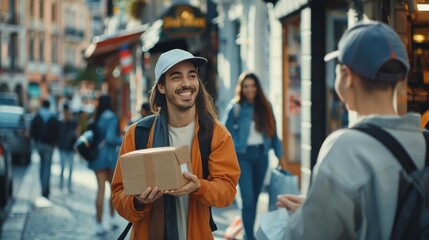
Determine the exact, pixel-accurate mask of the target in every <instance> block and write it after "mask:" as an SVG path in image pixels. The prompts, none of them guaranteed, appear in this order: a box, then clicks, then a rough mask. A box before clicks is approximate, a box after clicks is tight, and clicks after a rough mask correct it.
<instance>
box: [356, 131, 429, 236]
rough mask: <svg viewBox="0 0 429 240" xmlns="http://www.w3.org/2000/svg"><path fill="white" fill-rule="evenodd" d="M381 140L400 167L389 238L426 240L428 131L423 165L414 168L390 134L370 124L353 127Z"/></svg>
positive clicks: (428, 221)
mask: <svg viewBox="0 0 429 240" xmlns="http://www.w3.org/2000/svg"><path fill="white" fill-rule="evenodd" d="M352 129H356V130H359V131H362V132H364V133H367V134H369V135H370V136H372V137H374V138H375V139H377V140H378V141H380V142H381V143H382V144H383V145H384V146H385V147H386V148H387V149H389V150H390V151H391V152H392V154H393V155H394V156H395V158H396V159H397V161H398V162H399V163H400V164H401V166H402V168H403V169H402V170H401V171H400V172H399V183H398V184H399V188H398V204H397V207H396V212H395V219H394V222H393V226H392V232H391V236H390V239H393V240H396V239H429V132H428V131H423V135H424V137H425V140H426V146H427V147H426V162H425V167H424V168H423V169H417V167H416V165H415V164H414V162H413V161H412V159H411V157H410V155H409V154H408V153H407V152H406V151H405V149H404V147H403V146H402V145H401V144H400V143H399V142H398V140H396V139H395V138H394V137H393V136H392V135H391V134H389V133H388V132H386V131H385V130H383V129H382V128H380V127H378V126H375V125H372V124H361V125H358V126H355V127H353V128H352Z"/></svg>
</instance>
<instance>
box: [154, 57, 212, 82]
mask: <svg viewBox="0 0 429 240" xmlns="http://www.w3.org/2000/svg"><path fill="white" fill-rule="evenodd" d="M183 61H190V62H192V63H193V64H194V65H195V67H199V66H202V65H204V64H206V63H207V59H205V58H203V57H195V56H194V55H192V54H191V53H190V52H187V51H185V50H181V49H173V50H170V51H168V52H165V53H163V54H161V56H159V58H158V61H157V62H156V65H155V81H156V82H158V81H159V78H160V77H161V75H162V74H164V73H165V72H167V71H168V70H169V69H170V68H172V67H173V66H174V65H176V64H178V63H180V62H183Z"/></svg>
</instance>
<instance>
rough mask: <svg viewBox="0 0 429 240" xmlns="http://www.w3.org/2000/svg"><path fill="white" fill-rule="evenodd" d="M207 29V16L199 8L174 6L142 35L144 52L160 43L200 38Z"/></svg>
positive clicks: (181, 5)
mask: <svg viewBox="0 0 429 240" xmlns="http://www.w3.org/2000/svg"><path fill="white" fill-rule="evenodd" d="M206 28H207V23H206V18H205V15H204V14H203V13H202V12H201V10H200V9H199V8H196V7H193V6H190V5H185V4H177V5H173V6H171V7H170V8H169V9H168V10H167V11H166V12H165V13H164V14H163V15H162V17H161V18H160V19H158V20H156V21H154V22H153V23H152V24H151V26H150V27H149V28H148V29H147V31H145V32H144V33H143V34H142V36H141V40H142V50H143V51H144V52H148V51H150V50H151V49H152V48H153V47H154V46H155V45H157V44H160V43H165V42H174V41H177V40H180V39H186V38H192V37H199V36H201V34H203V33H204V31H205V30H206Z"/></svg>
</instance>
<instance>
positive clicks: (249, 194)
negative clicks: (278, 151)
mask: <svg viewBox="0 0 429 240" xmlns="http://www.w3.org/2000/svg"><path fill="white" fill-rule="evenodd" d="M237 157H238V163H239V164H240V170H241V174H240V180H239V181H238V184H239V186H240V193H241V199H242V202H243V207H242V209H241V216H242V219H243V226H244V231H245V234H246V235H245V236H246V239H247V240H253V239H254V234H253V228H254V225H255V218H256V208H257V204H258V198H259V194H260V193H261V190H262V185H263V183H264V178H265V173H266V171H267V167H268V155H267V154H264V147H263V145H262V144H261V145H255V146H254V145H251V146H248V147H247V151H246V153H244V154H237Z"/></svg>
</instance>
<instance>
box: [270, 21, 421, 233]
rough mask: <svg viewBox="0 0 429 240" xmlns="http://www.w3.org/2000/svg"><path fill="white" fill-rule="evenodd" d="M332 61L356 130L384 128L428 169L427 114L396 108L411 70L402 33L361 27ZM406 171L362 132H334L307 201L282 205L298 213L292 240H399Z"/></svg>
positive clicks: (283, 199)
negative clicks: (395, 236) (423, 118)
mask: <svg viewBox="0 0 429 240" xmlns="http://www.w3.org/2000/svg"><path fill="white" fill-rule="evenodd" d="M332 59H336V60H337V65H336V80H335V90H336V92H337V93H338V96H339V97H340V99H341V101H342V102H344V103H345V105H346V107H347V109H348V111H351V112H355V113H356V114H357V119H356V120H355V121H354V122H353V123H351V124H350V127H358V126H363V125H368V124H372V125H375V126H378V127H379V128H381V129H384V130H385V131H387V132H388V133H390V134H391V135H392V136H393V137H394V138H393V139H396V140H397V141H398V142H399V143H400V145H402V146H403V147H404V149H405V150H406V152H407V153H408V154H409V155H410V157H411V158H412V162H413V163H414V164H415V165H416V166H417V168H418V169H422V168H423V166H424V162H425V153H426V150H427V149H426V144H425V140H424V136H423V134H422V130H421V128H420V115H418V114H414V113H408V114H405V115H403V116H400V115H398V113H397V111H396V109H395V105H394V101H395V91H396V86H397V84H398V82H400V81H403V80H405V79H406V77H407V73H408V71H409V68H410V66H409V63H408V57H407V53H406V50H405V48H404V46H403V43H402V41H401V39H400V37H399V36H398V34H397V33H396V32H395V31H394V30H393V29H392V28H391V27H390V26H388V25H386V24H384V23H381V22H377V21H365V22H359V23H357V24H356V25H354V26H352V27H351V28H349V29H348V30H347V31H346V32H345V33H344V34H343V36H342V38H341V39H340V41H339V44H338V50H337V51H335V52H334V53H331V54H328V55H326V56H325V61H329V60H332ZM386 140H387V139H386ZM401 169H402V167H401V164H400V163H399V162H398V160H396V159H395V156H394V155H392V153H391V152H390V151H389V150H388V148H386V147H385V146H384V145H383V142H381V141H378V140H377V139H375V138H373V137H372V136H370V135H368V134H366V133H363V132H361V131H357V130H354V129H349V128H346V129H340V130H337V131H334V132H333V133H331V134H330V135H329V136H328V137H327V139H326V140H325V141H324V143H323V145H322V147H321V149H320V152H319V156H318V159H317V164H316V166H315V167H314V169H313V177H312V180H313V181H312V184H311V186H310V189H309V192H308V194H307V197H306V198H304V197H302V196H301V197H300V196H291V195H283V196H280V197H279V198H278V200H279V202H278V206H280V207H286V208H288V209H289V210H290V211H292V212H295V213H294V214H293V215H292V217H291V219H290V221H289V225H288V228H287V232H286V235H287V236H286V238H285V239H391V231H392V230H394V227H393V224H394V218H395V210H396V209H397V205H398V201H397V199H398V189H399V188H398V182H399V178H400V174H399V172H400V170H401ZM408 239H417V238H408ZM419 239H420V238H419Z"/></svg>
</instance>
